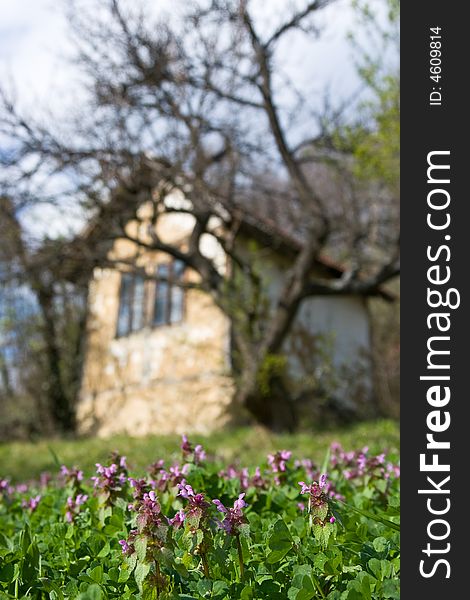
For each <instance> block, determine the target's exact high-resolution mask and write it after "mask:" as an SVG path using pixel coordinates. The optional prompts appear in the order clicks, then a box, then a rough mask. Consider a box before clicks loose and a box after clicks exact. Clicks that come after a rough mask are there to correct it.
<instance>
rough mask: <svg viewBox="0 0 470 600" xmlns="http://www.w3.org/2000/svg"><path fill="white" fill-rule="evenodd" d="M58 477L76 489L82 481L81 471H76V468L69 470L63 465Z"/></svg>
mask: <svg viewBox="0 0 470 600" xmlns="http://www.w3.org/2000/svg"><path fill="white" fill-rule="evenodd" d="M60 477H61V479H62V480H63V482H64V483H65V484H71V485H73V486H74V487H77V488H78V487H80V483H81V482H82V481H83V471H81V470H80V469H77V467H72V468H71V469H69V468H67V467H66V466H65V465H62V466H61V467H60Z"/></svg>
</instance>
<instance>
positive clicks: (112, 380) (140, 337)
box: [77, 215, 233, 436]
mask: <svg viewBox="0 0 470 600" xmlns="http://www.w3.org/2000/svg"><path fill="white" fill-rule="evenodd" d="M170 217H171V218H170ZM174 217H175V215H171V216H169V218H168V219H167V221H166V223H162V228H163V230H164V232H165V235H166V237H167V240H168V241H175V240H181V243H182V244H183V243H184V238H185V235H186V233H187V229H188V222H187V221H186V222H185V221H184V219H183V220H182V219H181V218H179V217H177V218H174ZM133 227H136V225H133ZM133 233H134V234H135V233H137V229H134V232H133ZM211 251H216V249H215V250H214V248H212V250H211ZM135 253H136V248H135V245H134V244H132V243H131V242H128V241H126V240H119V241H118V242H117V243H116V244H115V246H114V249H113V252H112V256H113V257H114V258H116V257H119V258H121V259H123V258H129V257H131V256H135ZM165 260H168V258H167V257H166V256H165V255H159V254H158V253H155V254H154V255H149V253H143V254H142V256H140V257H139V258H137V259H136V263H137V265H138V266H146V265H147V267H149V266H150V267H152V266H154V265H155V264H156V263H158V262H161V261H165ZM186 276H187V277H188V280H189V281H196V280H197V276H196V274H194V273H187V275H186ZM120 278H121V275H120V273H119V272H118V271H116V270H113V269H97V270H96V272H95V277H94V280H93V282H92V284H91V289H90V296H89V319H88V336H87V350H86V358H85V364H84V371H83V379H82V388H81V395H80V402H79V405H78V411H77V417H78V422H79V428H80V430H81V431H82V432H84V433H94V434H97V435H100V436H108V435H112V434H115V433H121V432H122V433H129V434H132V435H146V434H149V433H163V434H165V433H174V432H176V433H183V432H191V431H194V432H201V433H203V432H206V431H209V430H211V429H214V428H217V427H218V426H220V425H222V424H224V423H225V420H226V418H227V417H226V407H227V405H228V404H229V402H230V399H231V396H232V392H233V390H232V379H231V377H230V373H229V368H230V357H229V354H228V352H229V323H228V320H227V319H226V317H225V316H224V315H223V313H222V312H221V311H220V310H219V309H218V308H217V307H216V306H215V304H214V303H213V301H212V300H211V298H210V297H209V296H208V295H207V294H205V293H202V292H200V291H198V290H194V289H189V290H187V291H186V298H185V309H184V313H185V314H184V319H183V320H182V322H180V323H173V324H171V325H163V326H158V327H146V328H144V329H141V330H139V331H136V332H133V333H131V334H130V335H126V336H123V337H119V338H118V337H116V324H117V316H118V309H119V286H120Z"/></svg>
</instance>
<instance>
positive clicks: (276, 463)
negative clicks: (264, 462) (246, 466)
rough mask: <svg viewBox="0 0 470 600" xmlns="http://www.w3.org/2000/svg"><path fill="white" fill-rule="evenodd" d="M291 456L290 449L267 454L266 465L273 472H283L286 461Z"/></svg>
mask: <svg viewBox="0 0 470 600" xmlns="http://www.w3.org/2000/svg"><path fill="white" fill-rule="evenodd" d="M291 456H292V452H291V451H290V450H281V451H279V452H276V453H275V454H268V465H269V466H270V467H271V470H272V471H273V473H284V472H285V470H286V462H287V461H288V460H289V459H290V457H291Z"/></svg>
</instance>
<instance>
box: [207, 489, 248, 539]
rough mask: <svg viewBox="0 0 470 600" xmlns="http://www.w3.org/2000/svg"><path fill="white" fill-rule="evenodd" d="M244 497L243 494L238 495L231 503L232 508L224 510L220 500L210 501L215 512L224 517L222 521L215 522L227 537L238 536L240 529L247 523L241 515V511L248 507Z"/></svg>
mask: <svg viewBox="0 0 470 600" xmlns="http://www.w3.org/2000/svg"><path fill="white" fill-rule="evenodd" d="M244 497H245V494H240V495H239V496H238V499H237V500H235V502H234V503H233V508H225V506H224V505H223V504H222V502H221V501H220V500H217V499H215V500H212V502H213V504H215V506H216V507H217V510H218V511H219V512H221V513H223V514H224V515H225V516H224V520H223V521H219V520H217V524H218V525H219V527H220V528H221V529H224V530H225V532H226V533H227V534H228V535H239V533H240V527H241V526H242V525H243V524H245V523H246V522H247V521H246V518H245V516H244V514H243V509H244V508H245V507H246V506H248V505H247V503H246V502H245V500H244Z"/></svg>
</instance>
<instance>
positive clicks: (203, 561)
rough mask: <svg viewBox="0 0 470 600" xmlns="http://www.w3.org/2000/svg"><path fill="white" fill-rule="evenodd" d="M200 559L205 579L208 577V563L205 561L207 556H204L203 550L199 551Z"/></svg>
mask: <svg viewBox="0 0 470 600" xmlns="http://www.w3.org/2000/svg"><path fill="white" fill-rule="evenodd" d="M201 560H202V570H203V571H204V575H205V577H207V579H210V573H209V563H208V562H207V556H206V553H205V552H201Z"/></svg>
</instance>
